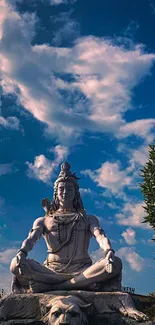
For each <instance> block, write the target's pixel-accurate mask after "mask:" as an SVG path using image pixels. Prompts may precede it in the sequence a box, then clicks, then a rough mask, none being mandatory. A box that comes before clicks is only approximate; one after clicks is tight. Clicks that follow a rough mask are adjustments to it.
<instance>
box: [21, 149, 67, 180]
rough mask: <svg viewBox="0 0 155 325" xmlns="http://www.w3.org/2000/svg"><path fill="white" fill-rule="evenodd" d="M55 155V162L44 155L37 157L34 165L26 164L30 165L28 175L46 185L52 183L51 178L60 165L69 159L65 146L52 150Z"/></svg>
mask: <svg viewBox="0 0 155 325" xmlns="http://www.w3.org/2000/svg"><path fill="white" fill-rule="evenodd" d="M50 151H52V152H53V153H54V155H55V159H54V160H49V159H47V158H46V157H45V156H44V155H43V154H41V155H39V156H36V157H35V160H34V163H29V162H26V164H27V165H28V171H27V175H28V177H30V178H35V179H37V180H40V181H42V182H44V183H50V181H51V177H52V176H53V173H54V172H55V169H56V168H57V167H58V165H59V164H60V163H61V162H62V161H63V160H64V159H66V158H67V155H68V150H67V148H66V147H63V146H60V145H58V146H56V147H55V148H52V149H50Z"/></svg>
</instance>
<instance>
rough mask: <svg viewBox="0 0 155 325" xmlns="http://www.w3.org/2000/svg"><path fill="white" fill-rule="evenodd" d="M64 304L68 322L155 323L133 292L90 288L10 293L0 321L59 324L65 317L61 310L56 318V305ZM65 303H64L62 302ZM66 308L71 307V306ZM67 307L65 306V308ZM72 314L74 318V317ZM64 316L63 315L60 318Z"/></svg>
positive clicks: (0, 304) (1, 307) (77, 324)
mask: <svg viewBox="0 0 155 325" xmlns="http://www.w3.org/2000/svg"><path fill="white" fill-rule="evenodd" d="M60 304H61V309H63V308H64V315H65V317H70V318H69V320H67V322H68V324H70V325H72V324H74V325H80V324H87V320H88V324H96V325H101V324H102V325H117V324H119V325H125V324H131V325H135V324H137V322H139V321H140V323H141V325H142V324H145V325H153V324H155V322H150V321H148V319H147V317H146V315H144V314H143V313H142V312H141V311H138V310H136V308H135V305H134V303H133V300H132V298H131V296H130V295H129V294H128V293H124V292H90V291H89V292H88V291H55V292H48V293H43V294H10V295H8V296H6V297H3V298H2V299H1V300H0V324H1V325H17V324H18V325H19V324H25V325H41V324H50V325H53V324H55V325H58V324H59V323H60V321H61V322H63V321H62V317H64V316H62V315H61V314H59V313H58V314H57V316H58V317H57V319H56V318H54V317H55V315H56V313H55V311H56V308H57V307H59V306H60ZM62 304H63V305H62ZM71 306H72V308H70V311H71V310H73V313H69V316H68V312H67V316H66V314H65V312H66V310H67V308H68V307H71ZM65 308H66V309H65ZM72 317H73V318H74V319H72ZM60 318H61V319H60Z"/></svg>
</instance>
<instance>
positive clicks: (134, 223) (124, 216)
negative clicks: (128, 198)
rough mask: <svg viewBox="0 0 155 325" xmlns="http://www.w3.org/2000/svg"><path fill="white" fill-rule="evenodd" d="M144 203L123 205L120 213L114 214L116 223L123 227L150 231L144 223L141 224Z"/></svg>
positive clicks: (143, 214)
mask: <svg viewBox="0 0 155 325" xmlns="http://www.w3.org/2000/svg"><path fill="white" fill-rule="evenodd" d="M143 205H144V202H138V203H134V202H131V203H130V202H127V203H125V204H124V207H123V208H122V212H121V213H117V214H116V219H117V223H118V224H119V225H123V226H131V227H137V228H144V229H151V228H150V226H149V225H148V224H146V223H142V221H143V220H144V216H145V211H144V208H143Z"/></svg>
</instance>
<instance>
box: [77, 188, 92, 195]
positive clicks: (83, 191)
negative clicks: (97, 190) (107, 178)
mask: <svg viewBox="0 0 155 325" xmlns="http://www.w3.org/2000/svg"><path fill="white" fill-rule="evenodd" d="M80 193H81V194H82V195H91V194H93V192H92V190H91V189H90V188H80Z"/></svg>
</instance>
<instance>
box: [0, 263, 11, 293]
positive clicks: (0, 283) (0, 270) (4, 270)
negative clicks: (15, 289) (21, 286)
mask: <svg viewBox="0 0 155 325" xmlns="http://www.w3.org/2000/svg"><path fill="white" fill-rule="evenodd" d="M11 280H12V274H11V272H10V270H9V267H4V266H2V265H0V290H2V289H4V291H5V292H6V293H10V291H11Z"/></svg>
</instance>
